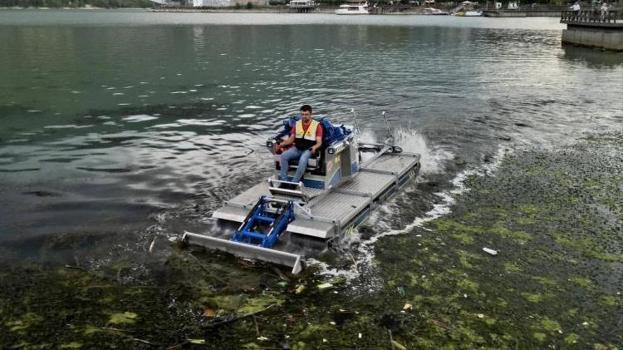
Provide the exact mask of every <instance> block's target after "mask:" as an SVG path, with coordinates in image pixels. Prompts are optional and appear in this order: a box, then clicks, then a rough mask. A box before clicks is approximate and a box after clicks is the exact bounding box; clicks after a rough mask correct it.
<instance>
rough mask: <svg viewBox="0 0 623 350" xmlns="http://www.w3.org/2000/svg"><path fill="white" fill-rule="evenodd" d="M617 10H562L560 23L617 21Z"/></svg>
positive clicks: (613, 22)
mask: <svg viewBox="0 0 623 350" xmlns="http://www.w3.org/2000/svg"><path fill="white" fill-rule="evenodd" d="M617 16H618V11H617V10H610V11H604V12H602V11H600V10H598V9H596V10H585V11H562V13H561V14H560V23H566V24H601V23H611V24H616V23H617Z"/></svg>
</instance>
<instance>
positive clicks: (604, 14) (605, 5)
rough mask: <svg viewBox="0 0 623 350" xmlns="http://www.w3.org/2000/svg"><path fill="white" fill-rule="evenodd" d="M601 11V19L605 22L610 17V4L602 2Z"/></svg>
mask: <svg viewBox="0 0 623 350" xmlns="http://www.w3.org/2000/svg"><path fill="white" fill-rule="evenodd" d="M600 10H601V16H600V18H601V21H602V22H603V21H604V20H605V19H606V17H608V10H609V7H608V3H607V2H605V1H604V2H602V3H601V8H600Z"/></svg>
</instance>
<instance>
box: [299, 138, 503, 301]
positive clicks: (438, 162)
mask: <svg viewBox="0 0 623 350" xmlns="http://www.w3.org/2000/svg"><path fill="white" fill-rule="evenodd" d="M362 134H364V135H365V133H362ZM394 137H395V139H396V141H397V142H396V143H397V144H400V145H401V147H403V150H405V151H408V152H415V153H419V154H420V155H421V156H422V158H421V162H422V171H421V173H422V174H434V173H441V172H442V171H443V162H444V161H445V160H448V159H453V155H452V153H451V152H448V151H445V150H431V149H429V148H428V146H427V144H426V139H425V138H424V137H422V136H420V135H418V134H417V133H416V132H415V131H409V130H404V129H403V130H397V131H396V132H395V136H394ZM507 152H508V150H506V149H504V148H500V149H498V152H497V153H496V155H495V156H494V161H493V162H491V163H488V164H485V165H483V166H481V167H479V168H474V169H467V170H465V171H462V172H460V173H458V174H457V175H456V176H455V177H454V178H453V179H452V180H451V183H452V189H451V190H449V191H442V192H437V193H435V194H434V195H435V196H437V197H438V198H439V199H440V201H439V202H438V203H436V204H434V205H433V208H432V209H431V210H429V211H428V212H426V213H425V214H424V215H423V216H420V217H416V218H414V219H413V221H412V222H411V223H409V224H407V225H405V226H404V227H402V228H399V229H391V228H390V222H384V221H383V220H386V219H385V218H387V217H388V216H389V215H388V214H391V213H392V212H395V206H396V200H392V201H390V202H388V203H386V204H384V205H383V206H381V207H380V208H377V209H376V210H375V211H374V213H373V215H372V217H371V218H370V220H371V221H372V222H374V223H375V225H376V226H378V227H381V228H383V227H385V228H386V230H382V231H381V232H379V233H377V234H375V235H373V236H372V237H370V238H369V239H367V240H365V241H359V237H360V236H359V234H358V232H354V233H353V234H347V235H345V239H346V240H345V241H344V240H343V241H342V243H345V246H346V247H355V251H354V254H352V255H351V257H352V258H353V264H352V265H351V266H350V267H349V269H348V270H340V269H337V268H334V267H332V266H330V265H328V264H326V263H324V262H321V261H318V260H316V259H308V260H307V264H309V265H315V266H317V267H318V268H319V269H320V275H323V276H325V277H328V278H336V277H338V278H345V279H346V280H347V282H352V281H355V280H356V279H358V278H359V277H361V276H362V274H363V273H367V272H368V271H370V270H371V269H373V268H374V256H375V255H374V246H375V244H376V242H378V241H379V240H380V239H381V238H383V237H387V236H395V235H402V234H408V233H410V232H412V231H413V230H414V229H415V228H423V226H424V224H426V223H427V222H430V221H433V220H435V219H437V218H439V217H442V216H444V215H448V214H449V213H450V212H451V210H452V206H453V205H454V203H455V202H456V197H457V196H458V195H460V194H462V193H464V192H466V191H468V190H469V189H468V188H467V187H466V185H465V180H466V179H467V178H468V177H470V176H483V175H485V174H487V175H492V173H493V172H494V171H495V169H496V168H497V167H498V166H499V164H500V162H501V161H502V159H503V158H504V156H505V155H506V154H507ZM416 186H417V183H416V184H415V186H410V187H408V188H405V189H404V190H403V194H402V195H403V196H404V195H406V194H408V193H410V192H412V191H414V190H415V188H416ZM379 213H383V214H382V215H381V214H379ZM427 231H428V230H427ZM416 237H418V238H419V237H421V235H419V234H418V235H417V236H416ZM348 241H350V242H348ZM367 277H368V279H369V277H370V276H369V274H368V276H367ZM381 278H382V277H381V276H376V279H377V280H379V282H380V279H381ZM367 286H368V287H369V288H370V289H371V290H373V289H374V288H375V286H374V284H373V283H370V282H369V281H368V282H367Z"/></svg>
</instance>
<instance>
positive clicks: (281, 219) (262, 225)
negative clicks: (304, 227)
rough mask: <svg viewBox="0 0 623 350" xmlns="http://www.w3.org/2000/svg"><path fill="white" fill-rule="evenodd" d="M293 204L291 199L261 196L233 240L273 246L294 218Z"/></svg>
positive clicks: (266, 246)
mask: <svg viewBox="0 0 623 350" xmlns="http://www.w3.org/2000/svg"><path fill="white" fill-rule="evenodd" d="M293 206H294V205H293V204H292V201H289V200H280V199H276V198H272V197H268V196H261V197H260V199H259V200H258V201H257V204H255V206H254V207H253V209H252V210H251V212H250V213H249V215H248V216H247V218H246V219H245V220H244V222H243V223H242V225H240V228H238V230H237V231H236V232H234V235H233V236H232V237H231V240H232V241H235V242H240V243H247V244H253V245H259V246H260V247H263V248H272V247H273V246H274V245H275V243H276V242H277V240H278V239H279V236H280V235H281V234H282V233H283V232H284V231H285V229H286V227H287V226H288V224H289V223H290V222H291V221H292V220H294V209H293ZM265 231H268V232H265Z"/></svg>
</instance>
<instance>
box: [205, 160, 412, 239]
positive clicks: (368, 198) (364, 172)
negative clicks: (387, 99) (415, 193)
mask: <svg viewBox="0 0 623 350" xmlns="http://www.w3.org/2000/svg"><path fill="white" fill-rule="evenodd" d="M419 159H420V157H419V155H416V154H411V153H398V154H394V153H387V154H383V155H381V156H379V157H378V158H374V159H372V160H371V161H369V162H368V163H366V164H363V165H362V167H361V169H360V172H359V173H357V174H356V175H355V176H353V178H352V179H350V180H348V181H345V182H344V183H342V184H341V185H340V186H338V187H336V188H334V189H332V190H330V191H329V192H328V193H327V194H326V195H318V191H320V192H322V191H321V190H316V189H310V188H305V189H304V191H305V192H306V193H307V194H308V196H309V197H315V198H313V199H311V200H310V202H309V203H308V204H307V205H306V207H307V208H309V210H310V211H311V214H312V216H311V217H309V218H305V217H300V216H299V217H298V218H297V219H295V220H294V221H292V222H291V223H290V224H289V225H288V228H287V231H288V232H290V233H296V234H300V235H305V236H313V237H316V238H320V239H329V238H331V237H333V236H335V235H337V234H339V233H340V232H342V231H343V230H344V229H347V228H348V227H350V226H353V225H357V224H358V223H359V222H361V221H363V220H364V219H365V218H366V217H367V214H368V213H369V211H370V209H371V208H372V206H373V205H374V204H375V203H376V202H378V201H380V200H384V199H385V198H386V197H387V196H388V195H389V194H391V193H393V192H394V191H395V190H396V189H397V188H398V187H400V186H401V185H402V184H403V183H404V182H406V180H408V179H409V178H410V177H411V176H412V175H414V174H415V172H416V171H417V169H418V167H419ZM262 195H270V192H269V190H268V183H267V182H262V183H259V184H257V185H255V186H253V187H251V188H250V189H248V190H246V191H244V192H242V193H241V194H239V195H238V196H236V197H234V198H232V199H231V200H229V201H227V202H226V203H225V206H223V207H222V208H220V209H219V210H217V211H216V212H214V214H213V215H212V216H213V217H214V218H217V219H223V220H227V221H233V222H239V223H241V222H243V221H244V219H245V218H246V216H247V213H248V211H249V210H250V209H251V208H252V207H253V205H254V204H255V203H256V202H257V200H258V198H259V197H260V196H262Z"/></svg>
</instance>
